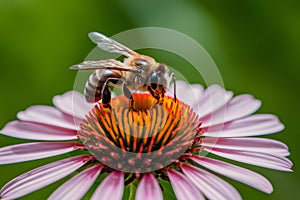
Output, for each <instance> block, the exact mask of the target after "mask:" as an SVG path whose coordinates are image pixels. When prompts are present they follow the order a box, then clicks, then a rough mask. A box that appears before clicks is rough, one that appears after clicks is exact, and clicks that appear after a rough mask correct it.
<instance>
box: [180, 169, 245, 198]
mask: <svg viewBox="0 0 300 200" xmlns="http://www.w3.org/2000/svg"><path fill="white" fill-rule="evenodd" d="M181 169H182V171H183V173H184V174H185V175H186V176H187V177H188V179H190V181H192V182H193V183H194V185H195V186H196V187H197V188H198V189H199V190H201V191H202V192H203V193H204V194H205V196H206V197H208V199H219V200H221V199H224V200H226V199H241V196H240V194H239V193H238V192H237V191H236V189H234V187H232V186H231V185H230V184H229V183H227V182H226V181H224V180H222V179H220V178H219V177H217V176H215V175H213V174H211V173H209V172H207V171H204V170H202V169H200V168H198V167H194V166H192V165H182V166H181Z"/></svg>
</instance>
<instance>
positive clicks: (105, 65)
mask: <svg viewBox="0 0 300 200" xmlns="http://www.w3.org/2000/svg"><path fill="white" fill-rule="evenodd" d="M70 69H73V70H96V69H112V70H120V71H130V72H133V73H141V70H140V69H137V68H133V67H128V66H127V65H125V64H124V63H122V62H120V61H118V60H114V59H107V60H98V61H84V62H82V63H80V64H77V65H73V66H71V67H70Z"/></svg>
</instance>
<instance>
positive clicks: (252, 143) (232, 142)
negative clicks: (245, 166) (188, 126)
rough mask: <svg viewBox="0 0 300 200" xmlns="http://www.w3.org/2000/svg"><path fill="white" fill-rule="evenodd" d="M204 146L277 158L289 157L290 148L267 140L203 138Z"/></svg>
mask: <svg viewBox="0 0 300 200" xmlns="http://www.w3.org/2000/svg"><path fill="white" fill-rule="evenodd" d="M202 146H204V147H211V148H219V149H229V150H239V151H250V152H263V153H268V154H273V155H277V156H288V155H289V151H288V147H287V146H286V145H285V144H284V143H282V142H279V141H277V140H272V139H267V138H203V141H202ZM207 149H209V148H207ZM208 151H209V150H208Z"/></svg>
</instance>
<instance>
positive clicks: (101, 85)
mask: <svg viewBox="0 0 300 200" xmlns="http://www.w3.org/2000/svg"><path fill="white" fill-rule="evenodd" d="M89 38H90V39H91V40H92V42H93V43H95V44H97V46H98V47H99V48H101V49H102V50H104V51H107V52H111V53H117V54H119V55H123V56H125V57H126V58H125V59H124V61H123V62H120V61H118V60H115V59H107V60H98V61H84V62H82V63H80V64H77V65H73V66H71V67H70V69H72V70H95V72H94V73H92V74H91V75H90V77H89V79H88V80H87V82H86V85H85V89H84V96H85V99H86V101H87V102H89V103H94V102H98V101H100V100H102V104H103V105H104V106H105V107H110V100H111V90H110V88H109V86H110V85H111V86H113V87H121V88H122V92H123V95H124V96H125V97H126V98H128V99H129V100H130V108H133V103H134V100H133V97H132V93H131V90H136V91H148V92H150V94H151V95H152V96H153V97H154V98H155V99H156V100H157V103H162V100H163V97H164V95H165V93H166V89H167V87H168V85H169V84H170V80H171V79H172V80H173V81H174V99H175V101H176V85H175V76H174V74H173V73H172V74H171V75H169V69H168V67H167V66H166V65H164V64H161V63H158V62H156V61H155V60H154V58H152V57H150V56H146V55H141V54H139V53H137V52H135V51H133V50H131V49H130V48H128V47H126V46H124V45H122V44H120V43H118V42H117V41H115V40H113V39H111V38H109V37H107V36H105V35H103V34H101V33H97V32H92V33H89Z"/></svg>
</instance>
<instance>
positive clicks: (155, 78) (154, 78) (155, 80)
mask: <svg viewBox="0 0 300 200" xmlns="http://www.w3.org/2000/svg"><path fill="white" fill-rule="evenodd" d="M150 83H151V88H152V89H153V90H155V89H156V88H157V84H158V74H157V73H156V72H153V73H152V74H151V77H150Z"/></svg>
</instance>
